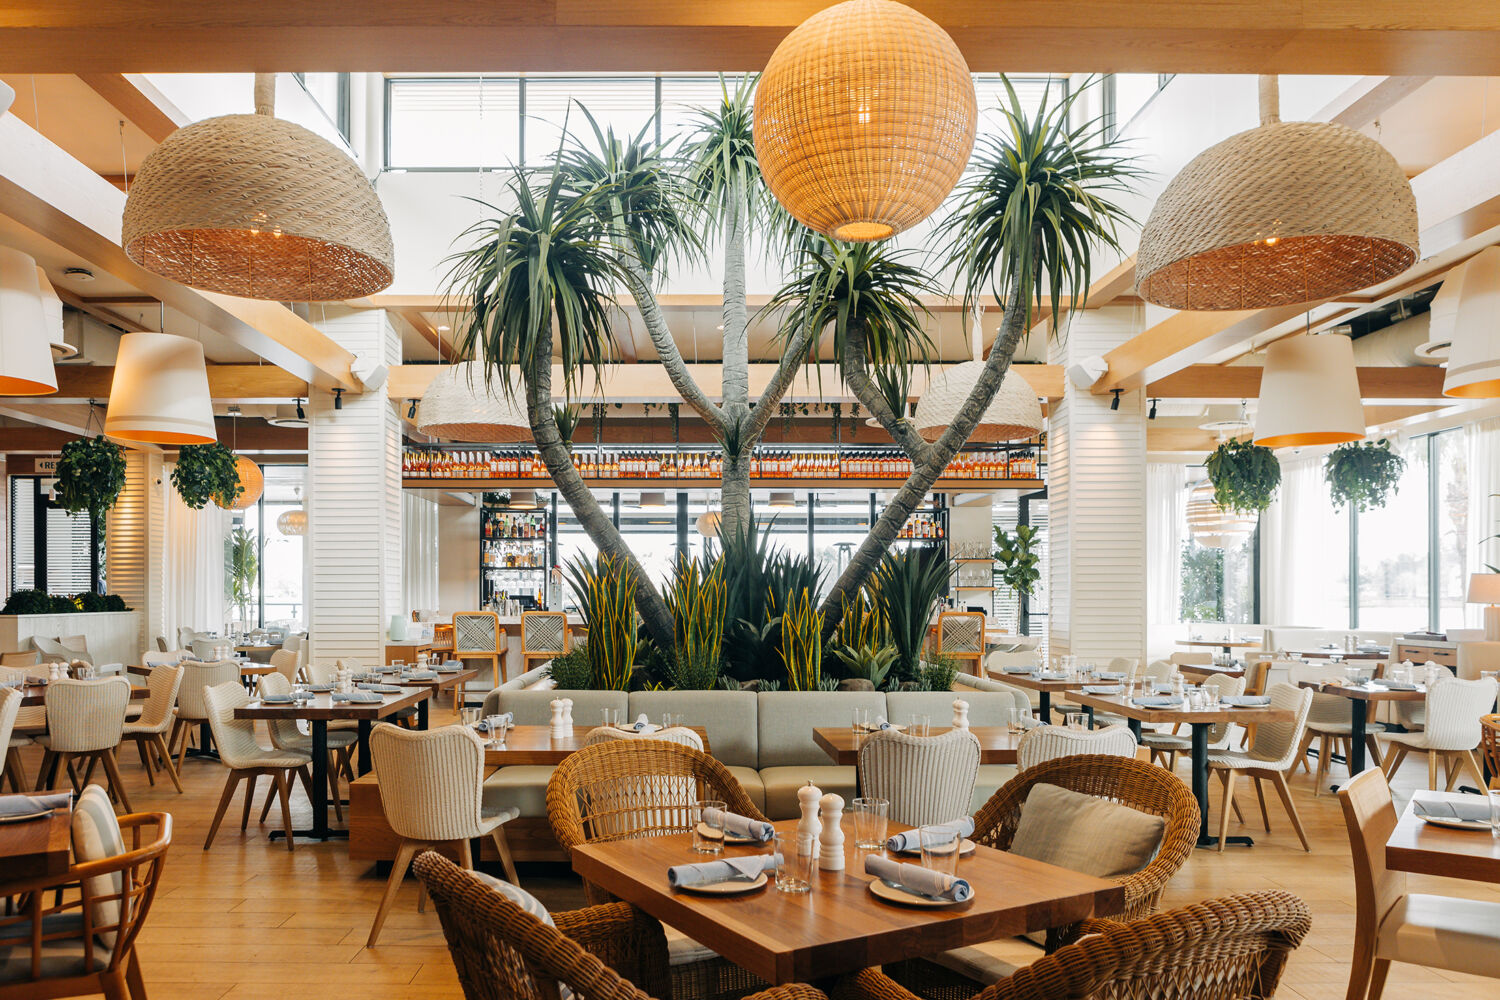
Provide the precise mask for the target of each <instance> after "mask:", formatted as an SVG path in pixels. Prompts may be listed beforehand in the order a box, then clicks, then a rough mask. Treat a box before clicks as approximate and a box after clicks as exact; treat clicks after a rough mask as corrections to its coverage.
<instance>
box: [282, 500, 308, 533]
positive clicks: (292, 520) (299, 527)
mask: <svg viewBox="0 0 1500 1000" xmlns="http://www.w3.org/2000/svg"><path fill="white" fill-rule="evenodd" d="M276 530H277V531H279V532H281V533H282V534H283V535H286V536H288V537H293V536H296V535H305V534H307V511H305V510H303V509H302V508H301V507H298V508H297V509H296V510H289V511H284V512H283V513H282V515H281V516H280V517H278V518H277V519H276Z"/></svg>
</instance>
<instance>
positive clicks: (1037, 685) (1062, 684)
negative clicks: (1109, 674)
mask: <svg viewBox="0 0 1500 1000" xmlns="http://www.w3.org/2000/svg"><path fill="white" fill-rule="evenodd" d="M994 677H995V680H997V681H999V682H1000V683H1001V684H1009V685H1011V686H1012V687H1018V688H1025V689H1026V690H1027V691H1038V692H1040V693H1041V702H1040V704H1039V705H1038V706H1037V717H1038V718H1039V719H1041V720H1042V722H1044V723H1051V722H1052V695H1053V694H1054V693H1058V694H1061V693H1063V692H1067V691H1077V690H1078V689H1079V688H1081V687H1083V686H1084V685H1085V684H1101V683H1102V684H1107V683H1109V682H1108V681H1094V680H1084V679H1083V678H1082V677H1072V678H1068V677H1064V678H1059V679H1051V678H1050V677H1044V676H1043V675H1039V674H1031V673H1027V674H1012V673H999V674H995V675H994Z"/></svg>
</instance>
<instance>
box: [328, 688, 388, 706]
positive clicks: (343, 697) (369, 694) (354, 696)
mask: <svg viewBox="0 0 1500 1000" xmlns="http://www.w3.org/2000/svg"><path fill="white" fill-rule="evenodd" d="M333 700H334V701H347V702H349V703H351V704H358V705H374V704H377V703H379V702H382V701H384V700H385V699H384V698H382V697H380V695H378V694H376V693H375V692H374V691H335V692H334V693H333Z"/></svg>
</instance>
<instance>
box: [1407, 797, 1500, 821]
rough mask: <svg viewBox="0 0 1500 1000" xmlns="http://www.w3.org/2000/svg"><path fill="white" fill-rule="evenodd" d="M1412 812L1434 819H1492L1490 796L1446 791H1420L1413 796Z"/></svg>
mask: <svg viewBox="0 0 1500 1000" xmlns="http://www.w3.org/2000/svg"><path fill="white" fill-rule="evenodd" d="M1411 808H1412V812H1414V813H1416V814H1417V815H1418V816H1431V817H1432V818H1434V819H1461V820H1465V821H1478V822H1481V823H1488V822H1489V821H1490V803H1489V799H1488V796H1484V795H1460V794H1456V793H1455V794H1451V795H1450V794H1448V793H1446V792H1430V791H1425V790H1424V791H1418V792H1413V793H1412V797H1411Z"/></svg>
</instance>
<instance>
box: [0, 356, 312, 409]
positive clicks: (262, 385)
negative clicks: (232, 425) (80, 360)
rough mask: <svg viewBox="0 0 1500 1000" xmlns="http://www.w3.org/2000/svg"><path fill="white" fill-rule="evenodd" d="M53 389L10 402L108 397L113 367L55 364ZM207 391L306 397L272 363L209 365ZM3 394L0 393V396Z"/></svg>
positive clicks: (232, 396)
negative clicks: (43, 393) (55, 382)
mask: <svg viewBox="0 0 1500 1000" xmlns="http://www.w3.org/2000/svg"><path fill="white" fill-rule="evenodd" d="M56 367H57V392H56V393H55V394H53V395H50V396H26V397H24V398H23V397H20V396H13V397H8V398H10V399H11V400H12V401H13V402H14V403H22V402H25V403H27V404H33V403H34V404H40V405H50V404H57V403H71V404H76V403H78V402H80V401H85V402H86V401H88V400H98V401H100V402H103V401H105V400H107V399H109V389H110V385H111V383H112V382H113V381H114V377H115V370H114V367H113V366H110V365H58V366H56ZM208 392H209V395H210V396H211V397H212V398H213V399H214V401H215V402H220V403H247V404H249V403H285V402H287V401H288V400H293V399H300V398H306V397H307V394H308V393H307V383H306V382H305V381H304V380H302V379H299V378H297V377H296V376H295V375H291V374H288V373H287V372H285V371H282V370H281V369H280V368H277V367H276V366H275V365H241V364H236V365H209V366H208ZM4 398H7V397H3V396H0V399H4Z"/></svg>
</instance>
